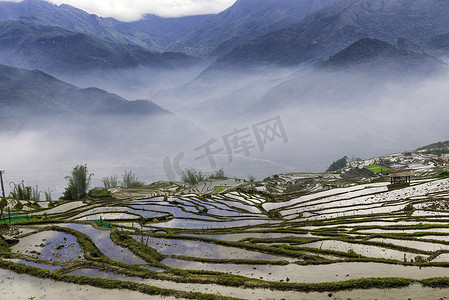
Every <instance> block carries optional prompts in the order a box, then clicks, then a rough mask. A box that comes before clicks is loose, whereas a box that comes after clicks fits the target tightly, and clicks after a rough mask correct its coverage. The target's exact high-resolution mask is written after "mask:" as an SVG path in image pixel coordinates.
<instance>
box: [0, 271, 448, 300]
mask: <svg viewBox="0 0 449 300" xmlns="http://www.w3.org/2000/svg"><path fill="white" fill-rule="evenodd" d="M0 278H2V284H1V285H0V299H6V300H16V299H17V300H23V299H28V298H30V297H36V298H35V299H36V300H41V299H45V300H60V299H70V300H72V299H73V300H78V299H79V300H81V299H83V300H84V299H95V300H122V299H126V300H140V299H142V300H143V299H167V300H171V299H175V298H173V297H160V296H148V295H144V294H141V293H138V292H134V291H129V290H105V289H99V288H94V287H90V286H80V285H75V284H68V283H61V282H55V281H53V280H48V279H38V278H34V277H31V276H28V275H19V274H15V273H13V272H11V271H7V270H0ZM151 284H152V285H155V286H160V287H170V288H174V289H178V290H187V291H193V292H203V293H211V294H217V293H220V294H221V295H223V296H232V297H237V298H241V299H286V300H293V299H295V300H297V299H301V300H315V299H317V300H321V299H322V300H324V299H333V300H337V299H348V298H350V299H353V300H355V299H363V300H368V299H382V300H396V299H419V300H435V299H440V298H443V297H447V295H448V294H449V289H431V288H423V287H421V286H420V285H412V286H410V287H408V288H402V289H389V290H380V289H370V290H352V291H342V292H335V293H332V294H331V296H330V297H329V293H328V292H325V293H318V292H313V293H299V292H282V291H271V290H265V289H254V290H252V289H242V288H233V287H222V286H216V285H199V284H184V283H173V282H168V281H167V282H164V281H160V282H159V283H157V284H153V282H151ZM443 299H447V298H443Z"/></svg>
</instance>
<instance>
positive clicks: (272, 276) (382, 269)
mask: <svg viewBox="0 0 449 300" xmlns="http://www.w3.org/2000/svg"><path fill="white" fill-rule="evenodd" d="M162 263H164V264H166V265H168V266H171V267H174V268H183V269H190V270H207V271H218V272H225V273H232V274H235V275H241V276H245V277H250V278H256V279H261V277H262V278H263V279H264V280H268V281H280V280H283V281H286V280H287V277H288V278H289V280H290V282H303V283H314V282H333V281H345V280H350V279H360V278H369V277H384V278H385V277H406V278H412V279H426V278H432V277H439V276H446V275H447V273H448V271H447V269H445V268H437V267H435V268H430V267H429V268H421V269H420V268H419V267H405V266H398V265H386V264H379V263H337V264H330V265H318V266H301V265H296V264H289V265H286V266H274V265H258V266H255V265H237V264H211V263H200V262H192V261H183V260H178V259H171V258H168V259H165V260H163V261H162Z"/></svg>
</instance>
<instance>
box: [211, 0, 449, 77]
mask: <svg viewBox="0 0 449 300" xmlns="http://www.w3.org/2000/svg"><path fill="white" fill-rule="evenodd" d="M448 15H449V2H448V1H444V0H431V1H429V0H388V1H386V0H344V1H340V2H338V3H336V4H333V5H331V6H328V7H325V8H323V9H322V10H319V11H317V12H315V13H313V14H310V15H308V16H307V17H306V18H304V20H302V21H301V22H299V23H296V24H293V25H290V26H287V27H284V28H282V29H279V30H276V31H273V32H271V33H269V34H267V35H264V36H262V37H259V38H257V39H254V40H251V41H249V42H247V43H245V44H243V45H241V46H239V47H238V48H236V49H235V50H233V51H232V52H231V53H229V54H227V55H224V56H222V57H221V58H219V59H218V60H217V62H216V63H215V65H214V66H213V68H215V69H216V68H222V67H224V66H230V65H231V66H250V65H267V64H271V65H280V66H289V65H297V64H300V63H312V64H317V63H321V62H323V61H325V60H326V59H327V58H328V57H329V56H332V55H334V54H336V53H337V52H339V51H341V50H343V49H344V48H346V47H348V46H349V45H351V44H352V43H354V42H356V41H358V40H360V39H362V38H366V37H369V38H376V39H380V40H384V41H387V42H390V43H394V42H395V41H397V40H398V39H399V38H402V39H406V40H407V41H409V42H410V43H413V44H416V45H419V46H421V47H423V48H424V49H428V50H430V49H429V47H428V46H426V45H427V42H428V40H429V39H430V38H431V37H434V36H439V35H442V34H446V33H448V28H449V18H447V16H448Z"/></svg>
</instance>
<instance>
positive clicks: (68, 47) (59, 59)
mask: <svg viewBox="0 0 449 300" xmlns="http://www.w3.org/2000/svg"><path fill="white" fill-rule="evenodd" d="M0 41H1V43H0V54H1V55H0V63H3V64H8V65H14V66H18V67H25V68H31V69H40V70H43V71H46V72H52V74H53V73H56V74H60V73H71V74H72V73H77V72H88V71H93V70H108V69H109V70H112V69H119V68H136V67H140V66H143V67H152V68H174V67H179V66H186V65H191V64H194V63H196V62H197V61H198V60H197V59H195V58H192V57H189V56H187V55H185V54H182V53H169V52H164V53H154V52H151V51H149V50H147V49H145V48H142V47H140V46H137V45H128V44H121V43H115V42H110V41H106V40H103V39H101V38H98V37H95V36H91V35H86V34H83V33H79V32H72V31H67V30H65V29H63V28H61V27H56V26H47V25H39V24H34V23H27V22H24V21H1V22H0Z"/></svg>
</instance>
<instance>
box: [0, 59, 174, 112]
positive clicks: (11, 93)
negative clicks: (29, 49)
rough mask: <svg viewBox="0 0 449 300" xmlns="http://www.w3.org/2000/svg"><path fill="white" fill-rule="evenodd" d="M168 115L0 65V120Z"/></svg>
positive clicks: (149, 104) (155, 108)
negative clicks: (51, 116)
mask: <svg viewBox="0 0 449 300" xmlns="http://www.w3.org/2000/svg"><path fill="white" fill-rule="evenodd" d="M160 114H169V112H168V111H166V110H164V109H162V108H161V107H159V106H157V105H156V104H154V103H152V102H149V101H143V100H140V101H127V100H126V99H123V98H122V97H119V96H117V95H115V94H110V93H108V92H106V91H104V90H100V89H97V88H87V89H81V88H78V87H76V86H74V85H71V84H68V83H65V82H63V81H60V80H58V79H56V78H54V77H52V76H50V75H48V74H46V73H44V72H41V71H38V70H34V71H29V70H25V69H19V68H14V67H10V66H4V65H0V118H19V119H21V118H22V119H23V118H24V119H25V120H26V118H27V117H37V116H46V115H54V116H58V117H64V116H70V117H77V116H80V115H94V116H95V115H98V116H99V115H117V116H119V115H122V116H126V115H136V116H137V115H140V116H145V115H160Z"/></svg>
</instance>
